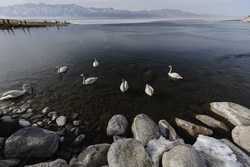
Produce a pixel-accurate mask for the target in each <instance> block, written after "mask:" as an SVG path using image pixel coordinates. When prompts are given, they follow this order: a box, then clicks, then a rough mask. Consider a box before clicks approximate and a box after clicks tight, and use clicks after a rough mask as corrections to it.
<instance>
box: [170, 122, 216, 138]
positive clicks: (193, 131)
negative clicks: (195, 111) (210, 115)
mask: <svg viewBox="0 0 250 167" xmlns="http://www.w3.org/2000/svg"><path fill="white" fill-rule="evenodd" d="M175 122H176V124H177V126H178V127H181V128H182V129H184V130H186V131H187V132H188V134H189V135H191V136H193V137H197V136H198V135H199V134H203V135H207V136H209V135H212V134H213V131H212V130H211V129H208V128H206V127H203V126H199V125H196V124H193V123H191V122H188V121H185V120H182V119H179V118H176V119H175Z"/></svg>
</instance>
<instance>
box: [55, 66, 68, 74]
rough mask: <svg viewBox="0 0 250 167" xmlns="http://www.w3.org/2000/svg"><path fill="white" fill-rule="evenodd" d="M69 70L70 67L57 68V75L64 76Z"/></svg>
mask: <svg viewBox="0 0 250 167" xmlns="http://www.w3.org/2000/svg"><path fill="white" fill-rule="evenodd" d="M68 70H69V67H68V66H60V67H57V73H58V74H64V73H66V72H67V71H68Z"/></svg>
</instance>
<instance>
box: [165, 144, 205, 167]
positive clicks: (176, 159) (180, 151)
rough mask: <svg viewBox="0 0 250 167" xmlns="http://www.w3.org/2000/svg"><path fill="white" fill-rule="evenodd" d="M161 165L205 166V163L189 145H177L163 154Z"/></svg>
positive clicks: (167, 166)
mask: <svg viewBox="0 0 250 167" xmlns="http://www.w3.org/2000/svg"><path fill="white" fill-rule="evenodd" d="M162 167H206V163H205V161H204V159H203V158H202V157H201V156H200V155H199V153H198V152H197V151H196V150H195V149H193V148H192V147H191V146H189V145H178V146H176V147H174V148H173V149H171V150H170V151H169V152H165V153H164V154H163V157H162Z"/></svg>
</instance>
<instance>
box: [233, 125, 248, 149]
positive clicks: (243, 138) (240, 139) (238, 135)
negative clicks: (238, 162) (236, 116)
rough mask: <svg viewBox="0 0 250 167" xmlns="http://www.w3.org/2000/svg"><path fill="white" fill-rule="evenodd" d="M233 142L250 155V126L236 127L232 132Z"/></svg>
mask: <svg viewBox="0 0 250 167" xmlns="http://www.w3.org/2000/svg"><path fill="white" fill-rule="evenodd" d="M232 138H233V141H234V142H235V143H236V144H237V145H239V146H240V147H241V148H243V149H244V150H246V151H247V152H248V153H250V126H236V127H235V128H234V129H233V130H232Z"/></svg>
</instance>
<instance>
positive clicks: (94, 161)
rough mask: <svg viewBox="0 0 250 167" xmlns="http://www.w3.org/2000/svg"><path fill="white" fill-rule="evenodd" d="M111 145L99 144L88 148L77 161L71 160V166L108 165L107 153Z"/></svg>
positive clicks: (91, 166)
mask: <svg viewBox="0 0 250 167" xmlns="http://www.w3.org/2000/svg"><path fill="white" fill-rule="evenodd" d="M109 147H110V144H97V145H92V146H89V147H87V148H86V149H84V150H83V152H81V153H80V154H79V155H78V157H77V159H75V160H71V162H70V166H77V167H78V166H79V167H81V166H84V167H100V166H102V165H106V164H107V152H108V149H109Z"/></svg>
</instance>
